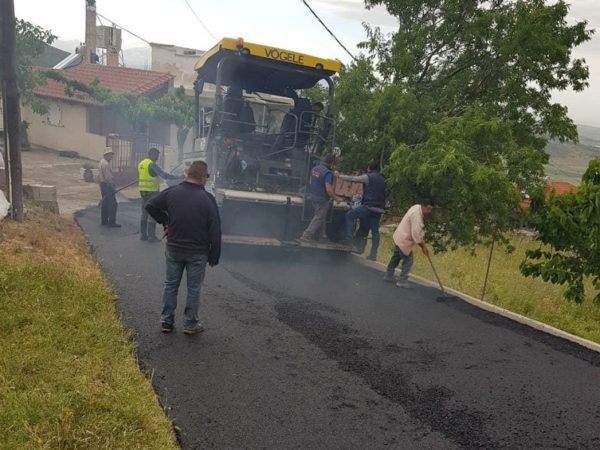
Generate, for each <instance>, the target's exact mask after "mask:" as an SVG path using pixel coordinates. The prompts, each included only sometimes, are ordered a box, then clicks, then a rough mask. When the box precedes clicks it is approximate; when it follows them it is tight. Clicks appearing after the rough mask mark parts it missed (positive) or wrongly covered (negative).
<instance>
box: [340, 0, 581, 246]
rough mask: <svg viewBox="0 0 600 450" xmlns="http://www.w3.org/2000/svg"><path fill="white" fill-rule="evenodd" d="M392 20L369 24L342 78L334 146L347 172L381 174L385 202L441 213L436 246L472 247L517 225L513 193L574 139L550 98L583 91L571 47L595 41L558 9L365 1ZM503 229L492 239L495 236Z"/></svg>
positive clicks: (522, 3) (537, 180) (532, 185)
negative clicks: (551, 143) (423, 200)
mask: <svg viewBox="0 0 600 450" xmlns="http://www.w3.org/2000/svg"><path fill="white" fill-rule="evenodd" d="M366 4H367V7H372V6H375V5H383V6H385V7H386V8H387V10H388V11H389V12H390V13H391V14H392V15H394V16H395V17H396V18H397V19H398V21H399V26H398V29H397V30H396V31H395V32H394V33H391V34H389V35H384V34H383V33H382V32H381V30H380V29H378V28H369V27H368V26H367V32H368V40H367V41H366V42H364V43H362V44H361V47H362V48H363V50H364V51H365V52H366V55H363V56H362V57H361V58H359V59H358V60H357V61H356V62H353V63H352V64H351V65H350V66H348V67H347V68H345V69H344V70H343V71H342V72H341V74H340V80H339V83H338V88H337V97H336V109H337V111H338V131H337V133H336V137H337V141H338V144H339V145H340V147H341V148H342V151H343V154H344V164H345V167H344V169H358V168H362V167H363V166H364V164H365V163H366V162H367V161H369V160H378V161H380V163H381V165H382V166H383V167H385V173H386V174H387V176H388V180H389V183H388V185H389V194H390V195H389V198H390V199H391V200H392V206H393V207H394V208H398V209H399V210H400V211H403V210H404V209H405V208H406V207H408V206H410V203H411V202H414V201H415V200H416V199H417V198H418V197H420V196H423V195H427V196H433V197H434V200H436V201H437V202H438V203H440V204H441V206H442V207H443V208H442V210H441V214H440V215H438V217H437V218H436V220H433V221H428V222H430V225H429V226H430V230H429V231H430V233H429V236H430V237H433V238H434V239H435V244H436V246H437V247H438V248H445V247H447V246H448V245H451V246H453V245H455V244H473V243H476V242H478V241H479V240H480V239H481V238H482V237H486V236H489V235H491V234H496V235H497V236H498V237H499V238H500V239H501V234H502V232H503V231H506V230H508V229H510V228H511V227H512V226H514V225H515V224H516V223H518V221H519V200H520V196H519V193H520V191H522V190H527V191H532V190H535V189H539V186H540V185H541V178H542V174H543V165H544V164H545V163H546V162H547V160H548V156H547V155H546V153H545V152H544V147H545V145H546V143H547V141H548V139H550V138H554V139H557V140H560V141H564V140H576V139H577V130H576V127H575V126H574V124H573V122H572V120H571V119H570V118H569V117H568V116H567V109H566V108H565V107H563V106H561V105H558V104H554V103H552V101H551V92H552V91H553V90H565V89H574V90H576V91H580V90H582V89H584V88H585V87H586V86H587V79H588V76H589V71H588V69H587V66H586V65H585V61H583V60H581V59H573V58H572V50H573V48H574V47H576V46H577V45H579V44H581V43H583V42H585V41H587V40H589V39H590V37H591V35H592V30H589V29H587V24H586V22H577V23H575V24H573V25H569V24H568V23H567V12H568V6H567V5H566V4H565V3H564V1H562V0H561V1H557V2H555V3H554V4H546V2H545V1H543V0H518V1H514V0H506V1H502V0H494V1H489V0H427V1H423V0H366ZM498 233H499V235H498Z"/></svg>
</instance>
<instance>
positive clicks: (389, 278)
mask: <svg viewBox="0 0 600 450" xmlns="http://www.w3.org/2000/svg"><path fill="white" fill-rule="evenodd" d="M383 281H387V282H388V283H393V282H394V274H393V273H389V272H386V274H385V275H384V276H383Z"/></svg>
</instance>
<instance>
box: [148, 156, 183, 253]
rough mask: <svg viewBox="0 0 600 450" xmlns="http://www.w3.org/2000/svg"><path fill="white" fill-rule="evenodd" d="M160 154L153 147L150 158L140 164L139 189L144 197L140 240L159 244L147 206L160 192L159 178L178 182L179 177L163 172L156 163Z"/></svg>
mask: <svg viewBox="0 0 600 450" xmlns="http://www.w3.org/2000/svg"><path fill="white" fill-rule="evenodd" d="M159 155H160V152H159V151H158V149H157V148H154V147H152V148H151V149H150V150H148V157H147V158H146V159H144V160H142V161H140V163H139V164H138V187H139V190H140V196H141V197H142V217H141V219H140V239H141V240H142V241H148V242H159V241H160V239H158V238H157V237H156V234H155V233H156V222H155V221H154V219H153V218H152V217H148V211H146V205H147V204H148V200H150V199H151V198H152V197H154V196H155V195H156V194H158V193H159V191H160V182H159V180H158V177H160V178H162V179H164V180H177V179H179V177H176V176H174V175H170V174H168V173H166V172H165V171H163V170H162V169H161V168H160V167H159V166H158V164H156V161H158V156H159Z"/></svg>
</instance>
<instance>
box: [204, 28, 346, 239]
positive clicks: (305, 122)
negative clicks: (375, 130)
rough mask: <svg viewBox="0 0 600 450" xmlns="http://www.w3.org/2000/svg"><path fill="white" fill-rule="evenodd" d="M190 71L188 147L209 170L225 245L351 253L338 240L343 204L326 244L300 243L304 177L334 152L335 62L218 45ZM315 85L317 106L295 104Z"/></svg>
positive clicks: (234, 43) (306, 215)
mask: <svg viewBox="0 0 600 450" xmlns="http://www.w3.org/2000/svg"><path fill="white" fill-rule="evenodd" d="M195 69H196V72H197V79H196V81H195V84H194V92H195V100H196V127H195V128H196V139H195V142H196V144H195V147H196V149H197V151H198V152H199V154H200V155H201V156H202V157H203V158H205V159H206V161H207V163H208V165H209V170H210V171H211V176H210V181H209V188H210V189H212V192H213V193H214V195H215V197H216V199H217V203H218V204H219V206H220V211H221V222H222V230H223V239H224V241H225V243H235V244H248V245H264V246H290V245H296V246H300V247H315V248H320V249H324V250H349V248H348V246H345V245H340V244H336V243H335V241H338V240H340V239H341V238H342V234H341V233H342V228H343V227H342V225H343V215H344V214H345V212H346V211H347V209H348V205H347V204H345V203H343V204H337V203H336V204H334V205H332V208H331V210H330V214H329V219H328V225H327V233H328V237H329V238H330V239H331V241H333V243H326V244H323V243H317V242H315V243H305V242H300V241H298V240H297V238H298V237H299V236H300V234H301V233H302V231H303V230H304V228H305V227H306V226H307V224H308V221H309V220H310V219H311V218H312V215H313V210H312V207H311V205H310V202H307V201H306V199H305V192H306V189H307V185H308V183H309V180H310V172H311V170H312V168H313V167H314V165H315V164H317V163H318V161H319V160H320V159H321V158H322V156H323V155H325V154H326V153H329V152H332V151H334V150H335V144H334V137H335V123H334V120H333V118H332V115H331V110H330V108H331V105H332V103H333V102H332V100H333V91H334V83H333V81H332V77H333V76H334V75H335V74H336V72H338V71H339V69H340V63H339V62H338V61H336V60H331V59H322V58H317V57H314V56H310V55H305V54H301V53H298V52H293V51H289V50H283V49H280V48H275V47H269V46H265V45H259V44H252V43H247V42H244V41H243V40H242V39H240V38H238V39H231V38H225V39H222V40H221V41H219V42H218V43H217V45H215V46H214V47H213V48H211V49H210V50H208V51H207V52H206V53H205V54H204V55H203V56H202V57H201V58H200V60H199V61H198V62H197V64H196V67H195ZM319 83H320V84H321V86H326V91H327V93H328V100H327V101H325V102H323V103H324V104H323V103H312V102H311V101H310V100H309V99H307V98H303V97H302V92H303V90H305V89H309V88H312V87H314V86H316V85H317V84H319ZM207 98H209V99H210V102H206V100H205V99H207ZM203 99H204V100H203Z"/></svg>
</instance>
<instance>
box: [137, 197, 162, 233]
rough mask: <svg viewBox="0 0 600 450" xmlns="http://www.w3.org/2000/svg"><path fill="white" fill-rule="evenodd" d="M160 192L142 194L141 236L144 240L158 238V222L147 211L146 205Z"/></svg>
mask: <svg viewBox="0 0 600 450" xmlns="http://www.w3.org/2000/svg"><path fill="white" fill-rule="evenodd" d="M156 194H158V192H140V195H141V196H142V217H141V218H140V234H141V235H142V238H143V239H148V238H149V237H150V238H155V237H156V234H155V233H156V222H155V221H154V219H153V218H152V216H150V215H149V214H148V211H146V205H147V204H148V201H149V200H150V199H151V198H152V197H154V196H155V195H156Z"/></svg>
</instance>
